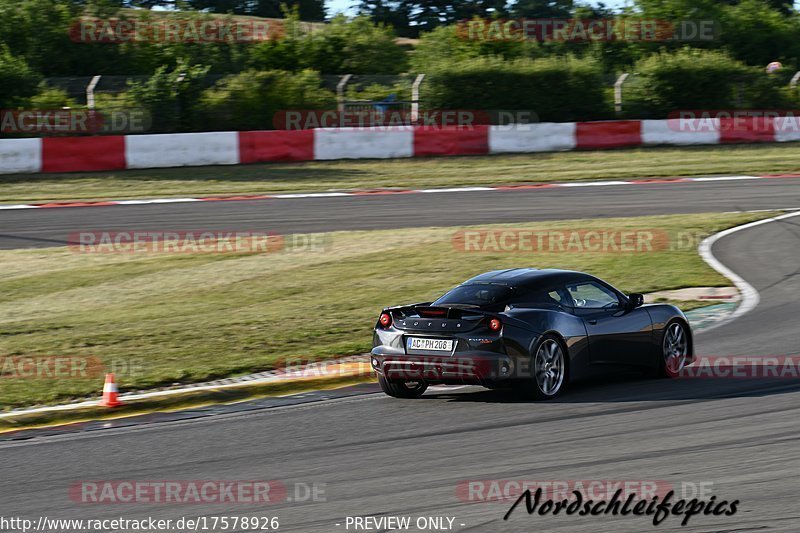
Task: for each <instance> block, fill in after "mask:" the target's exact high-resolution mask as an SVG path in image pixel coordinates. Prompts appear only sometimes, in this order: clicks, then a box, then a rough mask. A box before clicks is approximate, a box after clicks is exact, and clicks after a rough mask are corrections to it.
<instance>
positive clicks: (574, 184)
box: [0, 176, 765, 211]
mask: <svg viewBox="0 0 800 533" xmlns="http://www.w3.org/2000/svg"><path fill="white" fill-rule="evenodd" d="M755 179H765V178H764V176H707V177H686V178H680V180H675V182H676V183H686V182H692V181H695V182H703V181H735V180H755ZM641 183H647V179H646V178H641V179H634V180H625V181H614V180H604V181H579V182H564V183H546V182H545V183H543V184H542V185H546V186H547V187H603V186H609V185H611V186H613V185H638V184H641ZM500 190H507V187H506V186H504V185H496V186H491V187H484V186H475V187H450V188H433V189H411V190H410V191H403V192H411V193H426V194H430V193H453V192H480V191H500ZM389 192H391V191H389ZM258 196H260V198H258V199H259V200H261V199H265V200H266V199H278V200H289V199H297V198H334V197H347V196H369V195H368V194H363V193H362V192H359V191H354V192H309V193H283V194H264V195H258ZM222 199H224V197H222ZM245 200H246V199H245V198H243V199H242V201H245ZM209 201H214V200H210V199H205V198H152V199H144V200H108V201H102V202H103V203H104V204H105V206H106V207H110V206H114V205H147V204H175V203H185V202H209ZM75 203H76V204H77V203H81V202H75ZM86 203H88V204H89V205H86V206H82V205H81V206H76V205H70V203H69V202H68V203H65V204H64V205H63V206H47V207H48V208H53V207H92V205H91V204H92V202H86ZM98 203H100V202H98ZM43 207H44V206H42V205H34V204H6V205H3V204H0V211H4V210H11V209H40V208H43Z"/></svg>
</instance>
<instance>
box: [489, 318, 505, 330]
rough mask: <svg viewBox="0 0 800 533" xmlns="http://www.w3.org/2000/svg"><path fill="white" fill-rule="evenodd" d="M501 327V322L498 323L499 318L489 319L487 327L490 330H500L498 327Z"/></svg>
mask: <svg viewBox="0 0 800 533" xmlns="http://www.w3.org/2000/svg"><path fill="white" fill-rule="evenodd" d="M502 327H503V324H501V323H500V321H499V320H497V319H496V318H493V319H491V320H490V321H489V329H490V330H492V331H500V328H502Z"/></svg>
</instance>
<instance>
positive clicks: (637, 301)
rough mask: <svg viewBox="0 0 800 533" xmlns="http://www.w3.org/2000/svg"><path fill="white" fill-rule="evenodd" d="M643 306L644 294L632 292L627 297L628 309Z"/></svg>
mask: <svg viewBox="0 0 800 533" xmlns="http://www.w3.org/2000/svg"><path fill="white" fill-rule="evenodd" d="M642 305H644V294H639V293H638V292H632V293H630V294H629V295H628V309H636V308H637V307H641V306H642Z"/></svg>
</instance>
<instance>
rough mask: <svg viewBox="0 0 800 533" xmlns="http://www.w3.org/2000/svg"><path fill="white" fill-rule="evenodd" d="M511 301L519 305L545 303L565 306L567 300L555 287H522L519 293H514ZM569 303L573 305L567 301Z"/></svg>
mask: <svg viewBox="0 0 800 533" xmlns="http://www.w3.org/2000/svg"><path fill="white" fill-rule="evenodd" d="M511 303H513V304H517V305H537V304H544V305H554V306H562V307H563V306H564V305H565V303H566V302H565V301H564V298H563V297H562V295H561V294H559V292H558V291H557V290H555V289H553V290H549V289H546V288H539V289H522V290H518V291H517V293H516V294H515V295H514V298H513V299H512V300H511ZM567 305H569V306H572V304H571V303H567Z"/></svg>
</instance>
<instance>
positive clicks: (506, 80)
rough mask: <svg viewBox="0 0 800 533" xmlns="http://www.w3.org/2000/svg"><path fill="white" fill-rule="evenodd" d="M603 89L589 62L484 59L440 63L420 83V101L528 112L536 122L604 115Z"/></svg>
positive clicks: (438, 105)
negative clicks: (531, 112) (530, 112)
mask: <svg viewBox="0 0 800 533" xmlns="http://www.w3.org/2000/svg"><path fill="white" fill-rule="evenodd" d="M604 85H605V84H604V80H603V73H602V70H601V68H600V66H599V63H597V62H596V61H595V60H593V59H591V58H584V59H577V58H574V57H571V56H566V57H553V58H543V59H536V60H528V59H519V60H515V61H504V60H502V59H499V58H495V57H484V58H475V59H469V60H465V61H461V62H458V63H450V64H447V65H445V64H441V65H440V66H439V68H437V69H436V70H435V71H433V72H430V74H429V77H428V78H427V79H426V83H425V84H423V88H422V98H423V104H424V106H425V107H426V108H428V109H482V110H528V111H533V112H534V113H536V115H538V117H539V119H540V120H541V121H551V122H568V121H572V120H592V119H602V118H608V117H609V116H610V108H609V105H608V103H607V101H606V98H605V95H604Z"/></svg>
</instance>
